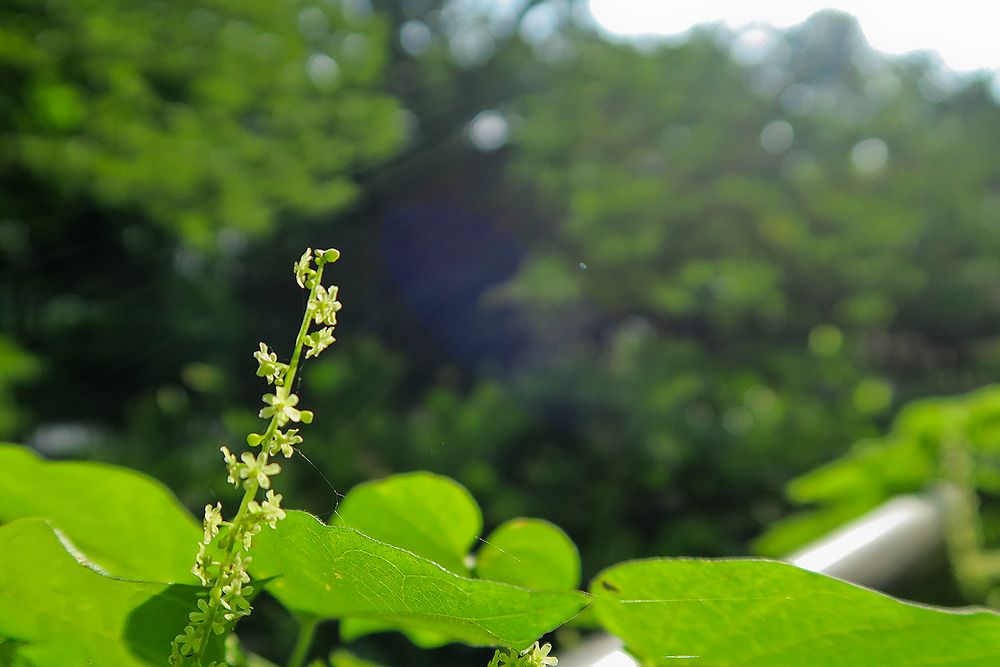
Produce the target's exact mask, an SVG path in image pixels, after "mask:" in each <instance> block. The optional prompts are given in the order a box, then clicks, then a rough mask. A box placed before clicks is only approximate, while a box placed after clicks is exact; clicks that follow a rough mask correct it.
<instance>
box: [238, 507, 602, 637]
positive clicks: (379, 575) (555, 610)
mask: <svg viewBox="0 0 1000 667" xmlns="http://www.w3.org/2000/svg"><path fill="white" fill-rule="evenodd" d="M253 570H254V572H255V574H256V576H257V577H271V576H280V578H278V579H276V580H275V581H273V582H272V583H270V584H269V585H268V590H269V591H270V592H271V593H272V594H273V595H274V596H275V597H277V598H278V600H280V601H281V602H282V603H283V604H284V605H285V606H287V607H288V608H289V609H291V610H293V611H295V612H298V613H306V614H313V615H315V616H318V617H320V618H343V617H351V616H353V617H362V618H371V619H377V620H381V621H385V622H387V623H390V624H393V625H404V626H406V627H407V628H415V629H420V630H426V631H430V632H437V633H440V634H442V635H446V636H448V637H449V638H451V640H452V641H460V642H464V643H466V644H470V645H474V646H495V645H504V646H511V647H514V648H525V647H527V646H528V645H530V644H531V643H532V642H533V641H534V640H535V639H537V638H538V637H539V636H541V635H543V634H545V633H546V632H548V631H549V630H552V629H553V628H555V627H558V626H559V625H561V624H562V623H564V622H566V621H567V620H568V619H570V618H572V617H573V616H575V615H576V614H577V612H579V611H580V610H581V609H582V608H583V607H585V606H586V605H587V596H586V595H585V594H584V593H580V592H578V591H572V592H562V593H546V592H536V591H529V590H526V589H523V588H518V587H516V586H511V585H509V584H503V583H499V582H494V581H485V580H482V579H469V578H466V577H463V576H460V575H458V574H455V573H453V572H449V571H448V570H446V569H445V568H443V567H442V566H441V565H439V564H437V563H435V562H432V561H430V560H428V559H426V558H421V557H420V556H417V555H416V554H414V553H412V552H410V551H406V550H404V549H400V548H398V547H395V546H391V545H389V544H385V543H383V542H380V541H378V540H375V539H373V538H371V537H368V536H367V535H364V534H362V533H360V532H358V531H357V530H355V529H353V528H351V527H349V526H344V525H334V526H326V525H324V524H322V523H320V522H319V520H317V519H316V518H315V517H313V516H311V515H309V514H306V513H304V512H295V511H292V512H289V513H288V516H287V518H286V519H285V520H284V521H282V522H281V523H279V524H278V528H277V529H275V530H265V531H263V532H262V533H261V534H260V535H258V536H257V541H256V542H255V547H254V560H253Z"/></svg>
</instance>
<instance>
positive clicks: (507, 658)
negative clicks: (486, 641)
mask: <svg viewBox="0 0 1000 667" xmlns="http://www.w3.org/2000/svg"><path fill="white" fill-rule="evenodd" d="M551 650H552V644H542V645H541V646H539V645H538V642H535V643H534V644H532V645H531V646H529V647H528V648H526V649H525V650H523V651H521V652H520V653H518V652H517V651H516V650H514V649H512V648H511V649H506V650H497V651H496V652H495V653H494V654H493V659H492V660H490V664H489V665H487V667H549V666H550V665H558V664H559V658H557V657H555V656H554V655H553V656H550V655H549V651H551Z"/></svg>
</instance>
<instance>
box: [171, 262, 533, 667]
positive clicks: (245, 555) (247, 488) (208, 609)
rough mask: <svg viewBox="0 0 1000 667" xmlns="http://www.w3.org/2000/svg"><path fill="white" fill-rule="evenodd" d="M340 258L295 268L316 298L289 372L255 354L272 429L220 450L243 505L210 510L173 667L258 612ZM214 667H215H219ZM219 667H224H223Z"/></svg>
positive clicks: (329, 322)
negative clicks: (267, 538) (260, 548)
mask: <svg viewBox="0 0 1000 667" xmlns="http://www.w3.org/2000/svg"><path fill="white" fill-rule="evenodd" d="M339 257H340V253H339V252H338V251H337V250H333V249H330V250H315V251H313V250H312V249H306V251H305V253H303V254H302V257H301V258H300V259H299V261H298V262H296V263H295V264H294V265H293V272H294V274H295V281H296V282H297V283H298V285H299V286H300V287H302V288H305V289H308V290H309V300H308V302H307V304H306V310H305V313H304V315H303V319H302V325H301V327H300V329H299V335H298V337H297V338H296V340H295V346H294V349H293V352H292V356H291V360H290V361H289V362H288V363H287V364H286V363H282V362H280V361H278V355H277V354H276V353H274V352H272V351H271V349H270V348H269V347H268V346H267V345H266V344H265V343H261V344H260V347H259V349H258V350H257V351H256V352H254V353H253V358H254V359H255V360H256V361H257V375H258V376H259V377H262V378H265V379H266V380H267V382H268V384H270V385H274V392H273V393H267V394H264V396H263V397H262V400H263V401H264V407H263V408H261V410H260V413H259V415H260V417H261V418H263V419H269V420H270V421H269V422H268V425H267V428H266V429H265V430H264V432H263V433H262V434H259V433H251V434H250V435H248V436H247V444H248V445H249V446H250V447H251V448H252V449H253V448H259V450H258V451H257V453H256V454H254V453H253V452H252V451H245V452H243V453H241V454H240V455H239V457H237V456H236V455H235V454H234V453H233V452H231V451H230V450H229V448H228V447H225V446H223V447H221V448H220V450H221V452H222V457H223V460H224V462H225V466H226V472H227V473H228V477H227V478H226V480H227V481H228V482H229V483H230V484H232V485H233V486H235V487H236V488H241V487H242V489H243V491H244V497H243V502H242V503H240V509H239V511H238V512H237V514H236V516H235V517H233V519H232V521H226V520H225V519H224V518H223V515H222V503H216V504H215V505H206V506H205V518H204V521H203V528H204V535H203V539H202V541H201V543H200V544H199V545H198V554H197V556H196V557H195V564H194V567H193V568H192V569H191V571H192V572H193V573H194V575H195V576H196V577H198V580H199V581H201V583H202V585H203V586H205V587H206V588H208V592H207V594H206V596H205V597H203V598H201V599H199V600H198V609H197V610H196V611H193V612H191V613H190V614H189V615H188V619H189V621H190V622H189V623H188V625H187V627H185V628H184V631H183V632H182V633H181V634H179V635H177V637H176V638H175V639H174V641H173V642H172V643H171V655H170V664H172V665H176V666H182V665H198V666H199V667H200V666H201V665H202V663H203V656H204V655H205V651H206V650H207V647H208V643H209V640H210V639H211V637H212V636H213V635H222V634H224V633H226V632H228V631H229V630H231V629H232V627H233V625H235V623H236V622H237V621H238V620H239V619H240V618H242V617H243V616H246V615H248V614H249V613H250V611H251V605H250V598H251V597H252V595H253V587H252V586H250V585H248V584H249V583H250V575H249V574H248V573H247V567H248V565H249V563H250V560H251V557H250V549H251V547H252V546H253V538H254V536H256V535H257V534H258V533H260V531H261V530H262V529H263V527H264V526H268V527H270V528H275V527H277V524H278V521H281V520H282V519H284V518H285V511H284V510H283V509H282V508H281V500H282V497H281V494H280V493H275V492H274V490H273V489H272V488H271V478H272V477H274V476H275V475H277V474H278V473H280V472H281V466H280V465H279V464H277V463H274V462H272V461H271V460H270V459H271V457H274V456H277V455H278V454H281V455H283V456H284V457H285V458H286V459H287V458H290V457H291V456H292V454H294V453H295V447H296V446H297V445H299V444H300V443H301V442H302V436H300V435H299V430H298V429H297V428H286V427H287V425H288V423H289V422H296V423H299V422H301V423H303V424H309V423H311V422H312V418H313V413H312V412H310V411H308V410H300V409H299V408H298V407H296V406H297V405H298V404H299V397H298V396H297V395H296V394H293V393H292V391H291V387H292V384H293V382H294V380H295V374H296V372H297V370H298V366H299V362H300V360H301V359H302V349H303V347H306V348H308V349H307V351H306V354H305V357H306V358H309V357H316V356H319V354H320V353H321V352H323V350H325V349H327V348H328V347H329V346H330V345H331V344H332V343H333V342H334V340H335V339H334V337H333V330H334V327H335V326H336V324H337V312H338V311H340V302H339V301H338V300H337V291H338V290H337V287H336V286H331V287H329V288H326V287H324V286H323V284H322V279H323V267H324V265H325V264H329V263H331V262H335V261H336V260H337V259H338V258H339ZM313 325H322V328H320V329H318V330H316V331H314V332H312V333H310V332H309V329H310V327H311V326H313ZM283 428H284V429H285V430H282V429H283ZM262 490H263V491H266V492H267V493H266V494H265V495H264V497H263V499H262V500H260V501H258V499H257V498H258V495H257V494H258V492H260V491H262ZM546 664H548V663H546ZM209 667H216V665H215V663H213V664H212V665H209ZM218 667H224V664H223V663H218Z"/></svg>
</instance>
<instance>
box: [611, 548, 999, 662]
mask: <svg viewBox="0 0 1000 667" xmlns="http://www.w3.org/2000/svg"><path fill="white" fill-rule="evenodd" d="M591 592H592V593H593V594H594V603H593V604H594V610H595V612H596V614H597V616H598V618H599V619H600V621H601V623H602V625H604V627H605V628H606V629H607V630H608V631H610V632H612V633H613V634H615V635H617V636H618V637H620V638H621V639H622V640H623V641H624V642H625V645H626V647H627V648H628V649H629V650H630V651H631V652H632V653H634V654H635V655H636V656H637V657H638V658H639V659H640V660H641V661H642V664H644V665H663V664H666V663H667V662H674V660H669V661H668V660H667V658H671V657H672V658H676V659H677V660H676V661H677V662H680V661H681V657H682V656H688V657H687V658H686V659H684V660H683V662H684V663H685V664H695V665H699V664H700V665H712V667H726V666H730V665H732V666H736V665H739V666H740V667H753V666H755V665H759V666H765V665H766V666H767V667H782V666H788V667H801V666H803V665H809V666H810V667H824V666H827V665H843V666H853V665H879V666H880V667H896V666H898V667H918V666H920V665H935V666H942V665H991V664H1000V616H998V615H997V614H994V613H992V612H988V611H975V610H960V611H946V610H938V609H933V608H930V607H922V606H917V605H914V604H910V603H906V602H902V601H899V600H896V599H894V598H891V597H888V596H886V595H883V594H881V593H876V592H874V591H871V590H868V589H865V588H861V587H859V586H855V585H853V584H848V583H846V582H843V581H839V580H837V579H831V578H829V577H825V576H823V575H820V574H815V573H813V572H807V571H805V570H801V569H799V568H796V567H794V566H792V565H787V564H785V563H778V562H773V561H753V560H739V561H707V560H665V559H663V560H647V561H632V562H628V563H622V564H619V565H616V566H614V567H611V568H609V569H607V570H605V571H604V572H602V573H601V574H599V575H598V576H597V578H596V579H594V581H593V583H592V584H591Z"/></svg>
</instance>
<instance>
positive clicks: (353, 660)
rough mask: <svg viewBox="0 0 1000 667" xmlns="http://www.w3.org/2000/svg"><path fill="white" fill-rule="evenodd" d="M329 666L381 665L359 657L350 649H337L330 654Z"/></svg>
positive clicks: (368, 666)
mask: <svg viewBox="0 0 1000 667" xmlns="http://www.w3.org/2000/svg"><path fill="white" fill-rule="evenodd" d="M330 667H382V666H381V665H379V664H378V663H377V662H372V661H371V660H365V659H364V658H360V657H358V656H356V655H354V654H353V653H351V652H350V651H345V650H344V649H338V650H336V651H334V652H333V653H331V654H330Z"/></svg>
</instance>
